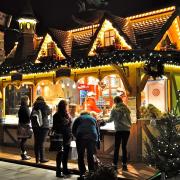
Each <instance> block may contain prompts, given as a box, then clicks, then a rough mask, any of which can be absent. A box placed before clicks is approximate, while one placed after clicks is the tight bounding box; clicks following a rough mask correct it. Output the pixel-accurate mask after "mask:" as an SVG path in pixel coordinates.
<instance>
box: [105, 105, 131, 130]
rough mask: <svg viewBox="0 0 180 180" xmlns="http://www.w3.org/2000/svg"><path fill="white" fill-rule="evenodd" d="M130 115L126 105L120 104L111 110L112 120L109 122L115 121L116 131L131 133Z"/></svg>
mask: <svg viewBox="0 0 180 180" xmlns="http://www.w3.org/2000/svg"><path fill="white" fill-rule="evenodd" d="M130 113H131V112H130V110H129V109H128V107H127V106H126V105H125V104H124V103H118V104H116V105H115V106H114V107H113V109H112V110H111V114H110V118H109V120H108V121H107V122H112V121H114V126H115V131H130V127H131V117H130Z"/></svg>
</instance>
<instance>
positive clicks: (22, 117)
mask: <svg viewBox="0 0 180 180" xmlns="http://www.w3.org/2000/svg"><path fill="white" fill-rule="evenodd" d="M28 106H29V97H28V96H23V97H21V106H20V108H19V111H18V117H19V122H18V132H17V136H18V139H19V141H20V149H21V158H22V160H29V159H31V157H30V156H28V155H27V151H26V147H25V144H26V141H27V139H28V138H31V135H32V129H31V126H30V110H29V107H28Z"/></svg>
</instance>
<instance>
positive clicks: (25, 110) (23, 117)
mask: <svg viewBox="0 0 180 180" xmlns="http://www.w3.org/2000/svg"><path fill="white" fill-rule="evenodd" d="M18 117H19V123H18V124H20V125H24V124H30V110H29V107H28V106H27V105H21V106H20V108H19V111H18Z"/></svg>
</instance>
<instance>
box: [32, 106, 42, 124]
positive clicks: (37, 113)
mask: <svg viewBox="0 0 180 180" xmlns="http://www.w3.org/2000/svg"><path fill="white" fill-rule="evenodd" d="M31 124H32V127H42V125H43V120H42V112H41V110H35V109H34V110H33V111H32V113H31Z"/></svg>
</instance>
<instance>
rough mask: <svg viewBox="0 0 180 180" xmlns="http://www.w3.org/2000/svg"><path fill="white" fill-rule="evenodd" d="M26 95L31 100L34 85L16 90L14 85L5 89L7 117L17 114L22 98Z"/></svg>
mask: <svg viewBox="0 0 180 180" xmlns="http://www.w3.org/2000/svg"><path fill="white" fill-rule="evenodd" d="M24 95H27V96H28V97H29V99H30V100H31V96H32V85H23V86H21V87H20V88H16V87H15V86H14V85H8V86H7V87H6V88H5V115H15V114H17V112H18V110H19V107H20V101H21V97H22V96H24ZM30 104H31V102H30Z"/></svg>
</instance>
